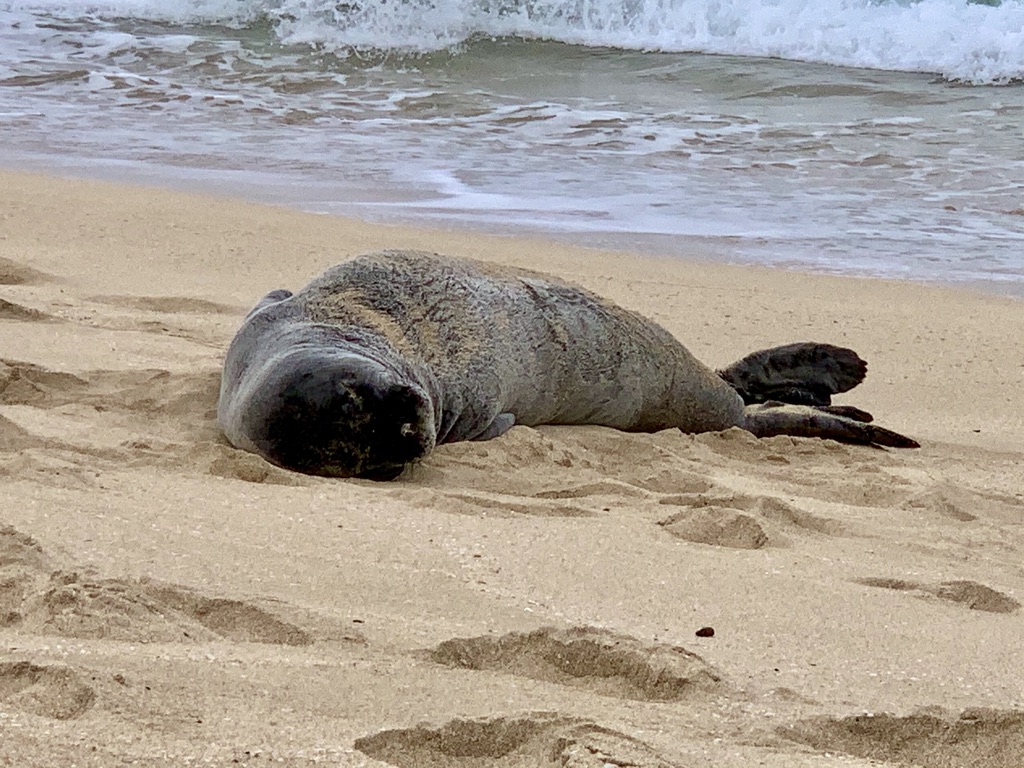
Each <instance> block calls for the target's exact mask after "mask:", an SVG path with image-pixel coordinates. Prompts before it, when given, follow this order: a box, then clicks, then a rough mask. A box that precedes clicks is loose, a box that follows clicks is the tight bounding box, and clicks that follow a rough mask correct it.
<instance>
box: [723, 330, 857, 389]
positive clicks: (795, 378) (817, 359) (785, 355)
mask: <svg viewBox="0 0 1024 768" xmlns="http://www.w3.org/2000/svg"><path fill="white" fill-rule="evenodd" d="M867 370H868V364H867V363H865V362H864V361H863V360H861V358H860V356H859V355H858V354H857V353H856V352H854V351H853V350H852V349H846V348H845V347H836V346H833V345H832V344H819V343H816V342H811V341H802V342H797V343H796V344H787V345H785V346H782V347H772V348H771V349H762V350H760V351H758V352H752V353H750V354H749V355H747V356H746V357H744V358H743V359H742V360H739V361H737V362H735V363H733V364H732V365H730V366H729V367H728V368H724V369H722V370H720V371H718V375H719V376H721V377H722V378H723V379H724V380H725V381H726V382H727V383H728V384H729V385H730V386H731V387H732V388H733V389H735V390H736V391H737V392H738V393H739V395H740V397H742V398H743V402H744V403H746V404H747V405H751V404H754V403H764V402H767V401H768V400H781V401H782V402H784V403H792V404H794V405H829V404H831V402H832V395H835V394H837V393H839V392H846V391H847V390H850V389H853V388H854V387H855V386H857V385H858V384H860V383H861V382H862V381H863V380H864V375H865V374H866V373H867Z"/></svg>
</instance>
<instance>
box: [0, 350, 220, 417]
mask: <svg viewBox="0 0 1024 768" xmlns="http://www.w3.org/2000/svg"><path fill="white" fill-rule="evenodd" d="M219 390H220V371H219V370H216V371H214V370H211V371H204V372H200V373H194V374H172V373H171V372H170V371H165V370H161V369H146V370H95V371H84V372H81V373H78V374H73V373H65V372H63V371H52V370H50V369H48V368H45V367H43V366H41V365H35V364H34V363H26V362H22V361H18V360H0V403H2V404H4V405H31V406H34V407H37V408H56V407H59V406H62V405H68V404H71V403H77V404H82V405H92V406H94V407H95V408H97V409H98V410H118V411H144V412H146V413H148V414H151V413H159V414H163V415H170V416H176V417H177V416H184V415H188V414H196V413H200V414H202V415H203V416H204V418H205V416H206V414H207V413H208V412H211V411H212V410H214V409H216V407H217V396H218V392H219Z"/></svg>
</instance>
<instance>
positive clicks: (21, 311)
mask: <svg viewBox="0 0 1024 768" xmlns="http://www.w3.org/2000/svg"><path fill="white" fill-rule="evenodd" d="M54 319H56V318H54V317H53V315H48V314H46V313H45V312H40V311H39V310H38V309H32V308H31V307H23V306H22V305H21V304H15V303H14V302H13V301H8V300H7V299H0V320H16V321H18V322H27V323H38V322H48V321H51V320H54Z"/></svg>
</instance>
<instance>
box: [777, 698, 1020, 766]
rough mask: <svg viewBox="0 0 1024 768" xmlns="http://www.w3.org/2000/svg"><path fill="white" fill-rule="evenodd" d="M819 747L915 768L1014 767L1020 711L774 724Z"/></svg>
mask: <svg viewBox="0 0 1024 768" xmlns="http://www.w3.org/2000/svg"><path fill="white" fill-rule="evenodd" d="M779 733H780V734H781V735H783V736H785V737H786V738H788V739H792V740H793V741H798V742H801V743H803V744H807V745H809V746H811V747H813V748H814V749H818V750H821V751H822V752H828V753H834V752H843V753H846V754H848V755H854V756H857V757H862V758H866V759H869V760H878V761H884V762H891V763H901V764H904V765H913V766H920V768H966V767H967V766H978V767H979V768H980V767H981V766H984V768H1020V765H1021V755H1024V712H1021V711H1019V710H1010V711H1004V710H995V709H969V710H965V711H964V712H963V713H962V714H960V716H959V717H951V716H947V715H945V714H935V713H932V712H929V711H924V712H920V713H917V714H913V715H909V716H906V717H897V716H895V715H889V714H881V715H853V716H850V717H843V718H830V717H819V718H812V719H809V720H803V721H801V722H799V723H797V724H796V725H793V726H788V727H784V728H780V729H779Z"/></svg>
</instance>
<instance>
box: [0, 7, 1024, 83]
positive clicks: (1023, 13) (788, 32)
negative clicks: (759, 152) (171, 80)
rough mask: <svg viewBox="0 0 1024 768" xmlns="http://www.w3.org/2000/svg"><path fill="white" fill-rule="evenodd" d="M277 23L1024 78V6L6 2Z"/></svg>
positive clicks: (402, 43)
mask: <svg viewBox="0 0 1024 768" xmlns="http://www.w3.org/2000/svg"><path fill="white" fill-rule="evenodd" d="M19 9H20V10H29V9H34V10H44V11H46V12H48V13H52V14H55V15H59V16H81V15H83V14H88V15H92V16H96V17H107V18H110V17H118V18H138V19H145V20H151V21H164V22H174V23H190V24H192V23H207V24H223V25H228V26H245V25H249V24H253V23H257V22H263V23H267V24H269V25H271V26H272V28H273V29H274V31H275V33H276V35H277V36H278V38H279V39H280V40H281V41H282V42H284V43H290V44H310V45H315V46H317V47H320V48H323V49H326V50H331V51H346V50H350V49H353V48H355V49H366V48H374V49H401V50H412V51H420V52H426V51H433V50H439V49H444V48H449V47H451V46H456V45H458V44H460V43H462V42H464V41H466V40H468V39H471V38H473V37H477V36H510V35H512V36H520V37H525V38H544V39H550V40H557V41H562V42H567V43H574V44H580V45H585V46H607V47H612V48H622V49H636V50H648V51H666V52H669V51H671V52H682V51H687V52H703V53H717V54H733V55H741V56H770V57H776V58H782V59H793V60H799V61H813V62H821V63H827V64H838V65H844V66H854V67H868V68H875V69H886V70H900V71H921V72H936V73H941V74H942V75H944V76H946V77H948V78H951V79H957V80H963V81H967V82H973V83H989V82H1005V81H1008V80H1015V79H1021V78H1024V0H1003V1H1002V2H1001V3H1000V4H997V5H989V4H987V3H981V2H968V0H917V1H916V2H911V1H909V0H400V1H399V2H394V1H388V0H342V1H341V2H339V1H338V0H98V1H97V0H8V1H7V2H0V10H8V11H11V10H19Z"/></svg>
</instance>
